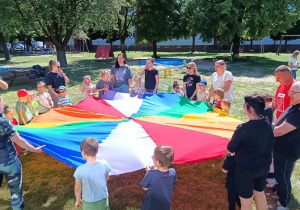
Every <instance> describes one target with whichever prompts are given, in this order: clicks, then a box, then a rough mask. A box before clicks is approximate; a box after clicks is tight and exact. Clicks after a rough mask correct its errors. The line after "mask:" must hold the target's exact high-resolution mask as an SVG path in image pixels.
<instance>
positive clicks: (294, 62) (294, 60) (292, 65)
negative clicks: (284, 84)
mask: <svg viewBox="0 0 300 210" xmlns="http://www.w3.org/2000/svg"><path fill="white" fill-rule="evenodd" d="M299 53H300V52H299V51H298V50H296V51H295V52H293V54H292V57H291V58H290V60H289V67H290V69H291V70H292V75H293V77H294V79H296V74H297V68H298V67H299V64H298V62H297V57H298V55H299Z"/></svg>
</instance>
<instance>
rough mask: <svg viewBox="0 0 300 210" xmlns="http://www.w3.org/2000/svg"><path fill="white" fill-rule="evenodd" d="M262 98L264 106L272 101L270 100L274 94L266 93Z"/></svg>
mask: <svg viewBox="0 0 300 210" xmlns="http://www.w3.org/2000/svg"><path fill="white" fill-rule="evenodd" d="M263 98H264V99H265V103H266V106H270V104H271V103H272V101H273V99H274V96H273V95H271V94H266V95H264V96H263Z"/></svg>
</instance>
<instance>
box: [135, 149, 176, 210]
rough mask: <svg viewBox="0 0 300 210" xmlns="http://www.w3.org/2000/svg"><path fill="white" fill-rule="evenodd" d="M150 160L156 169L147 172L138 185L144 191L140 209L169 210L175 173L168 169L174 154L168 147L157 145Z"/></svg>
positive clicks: (173, 170) (172, 169)
mask: <svg viewBox="0 0 300 210" xmlns="http://www.w3.org/2000/svg"><path fill="white" fill-rule="evenodd" d="M152 159H153V163H154V165H155V166H156V167H157V169H156V170H148V171H147V173H146V175H145V177H144V179H143V180H142V181H141V183H140V186H141V187H143V189H144V190H145V191H146V193H145V196H144V199H143V203H142V208H141V209H142V210H146V209H149V210H153V209H170V208H171V201H172V193H173V186H174V184H175V183H176V171H175V169H174V168H170V169H168V167H169V166H170V165H171V163H172V161H173V159H174V152H173V150H172V148H171V147H169V146H164V145H159V146H156V147H155V150H154V154H153V156H152ZM149 189H150V190H149Z"/></svg>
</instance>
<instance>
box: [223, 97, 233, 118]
mask: <svg viewBox="0 0 300 210" xmlns="http://www.w3.org/2000/svg"><path fill="white" fill-rule="evenodd" d="M230 106H231V103H230V101H229V100H228V99H222V101H221V109H222V110H223V111H225V112H227V113H228V114H230V115H231V111H230Z"/></svg>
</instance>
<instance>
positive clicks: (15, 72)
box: [3, 68, 36, 87]
mask: <svg viewBox="0 0 300 210" xmlns="http://www.w3.org/2000/svg"><path fill="white" fill-rule="evenodd" d="M30 70H31V69H30V68H16V69H14V68H10V69H7V71H8V72H10V73H11V75H10V76H4V77H3V80H6V81H7V84H8V86H12V84H13V83H14V81H23V82H27V83H28V84H29V85H30V86H31V87H33V85H34V83H35V81H36V80H35V79H30V78H29V77H28V75H27V73H28V72H29V71H30Z"/></svg>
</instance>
